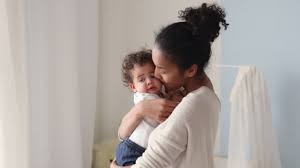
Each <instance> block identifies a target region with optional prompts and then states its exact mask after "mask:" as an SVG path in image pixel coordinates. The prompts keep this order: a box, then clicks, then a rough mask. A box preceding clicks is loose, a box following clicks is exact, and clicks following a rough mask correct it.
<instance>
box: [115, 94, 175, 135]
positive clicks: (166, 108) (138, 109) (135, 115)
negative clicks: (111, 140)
mask: <svg viewBox="0 0 300 168" xmlns="http://www.w3.org/2000/svg"><path fill="white" fill-rule="evenodd" d="M177 104H178V102H174V101H171V100H166V99H153V100H144V101H141V102H139V103H138V104H136V105H135V106H134V107H133V108H132V109H131V110H130V111H129V112H128V113H127V114H126V115H125V116H124V117H123V119H122V122H121V124H120V127H119V131H118V135H119V138H121V139H126V138H127V137H129V136H130V135H131V133H132V132H133V131H134V129H135V128H136V127H137V125H138V124H139V123H140V122H141V121H142V120H143V118H144V117H149V118H151V119H153V120H154V121H157V122H159V123H161V122H163V121H165V120H166V119H167V118H168V117H169V115H170V114H171V113H172V111H173V110H174V108H175V107H176V106H177Z"/></svg>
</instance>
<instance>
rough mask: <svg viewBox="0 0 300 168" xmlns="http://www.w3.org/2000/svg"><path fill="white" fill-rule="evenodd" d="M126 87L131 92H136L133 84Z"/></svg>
mask: <svg viewBox="0 0 300 168" xmlns="http://www.w3.org/2000/svg"><path fill="white" fill-rule="evenodd" d="M128 87H129V88H130V89H131V90H132V91H133V92H136V88H135V86H134V84H133V83H128Z"/></svg>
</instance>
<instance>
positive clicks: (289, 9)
mask: <svg viewBox="0 0 300 168" xmlns="http://www.w3.org/2000/svg"><path fill="white" fill-rule="evenodd" d="M222 5H223V7H224V8H225V9H226V12H227V21H228V22H229V24H230V25H229V27H228V30H227V31H224V32H222V35H223V36H222V51H223V55H222V58H221V63H222V64H233V65H240V64H253V65H256V66H257V68H258V70H260V71H262V72H263V74H264V76H265V78H266V80H267V85H268V89H269V96H270V101H271V110H272V114H273V125H274V127H275V129H276V131H277V136H278V141H279V150H280V154H281V161H282V165H283V168H299V167H300V131H299V129H300V88H299V86H300V68H299V66H300V54H299V50H300V1H297V0H285V1H283V0H281V1H278V0H265V1H262V0H235V1H234V0H225V1H223V2H222ZM224 78H226V76H224ZM223 136H224V135H223Z"/></svg>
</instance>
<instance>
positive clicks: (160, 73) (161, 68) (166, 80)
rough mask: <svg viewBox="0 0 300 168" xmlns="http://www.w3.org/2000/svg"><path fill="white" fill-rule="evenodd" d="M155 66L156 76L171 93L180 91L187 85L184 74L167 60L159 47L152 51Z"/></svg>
mask: <svg viewBox="0 0 300 168" xmlns="http://www.w3.org/2000/svg"><path fill="white" fill-rule="evenodd" d="M152 60H153V62H154V64H155V66H156V67H155V76H156V77H157V78H158V79H160V80H161V81H162V83H163V84H164V85H165V86H166V87H167V89H168V90H169V91H171V90H176V89H179V88H180V87H181V86H183V85H184V83H185V80H186V79H185V78H184V73H183V72H182V71H180V69H179V68H178V66H177V65H176V64H174V63H172V62H171V61H169V60H168V59H167V57H166V56H164V55H163V53H162V52H161V51H160V49H159V48H158V47H154V49H153V50H152Z"/></svg>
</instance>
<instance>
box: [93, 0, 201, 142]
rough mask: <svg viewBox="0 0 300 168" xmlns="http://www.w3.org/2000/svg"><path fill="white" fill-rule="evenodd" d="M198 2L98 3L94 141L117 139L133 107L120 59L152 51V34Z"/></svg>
mask: <svg viewBox="0 0 300 168" xmlns="http://www.w3.org/2000/svg"><path fill="white" fill-rule="evenodd" d="M200 4H201V0H198V1H197V0H185V1H183V0H181V1H174V0H164V1H161V0H151V1H149V0H131V1H124V0H114V1H111V0H100V45H101V46H100V59H99V65H100V66H99V70H98V72H99V84H98V106H97V109H98V110H97V114H96V128H95V141H96V142H98V141H100V140H102V139H107V138H112V137H116V134H117V128H118V125H119V123H120V121H121V118H122V116H123V115H124V114H125V113H126V112H127V111H128V110H129V109H130V108H131V107H132V105H133V103H132V94H131V93H130V92H129V90H128V89H127V88H125V87H124V86H123V85H122V82H121V73H120V65H121V60H122V57H123V56H124V55H125V54H126V53H128V52H131V51H136V50H138V49H140V48H141V47H145V46H146V47H149V48H151V47H152V45H153V41H154V33H155V32H158V31H159V29H160V28H161V27H162V26H165V25H167V24H169V23H171V22H173V21H176V20H177V15H178V11H179V10H182V9H184V8H185V7H188V6H195V5H197V6H198V5H200Z"/></svg>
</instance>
